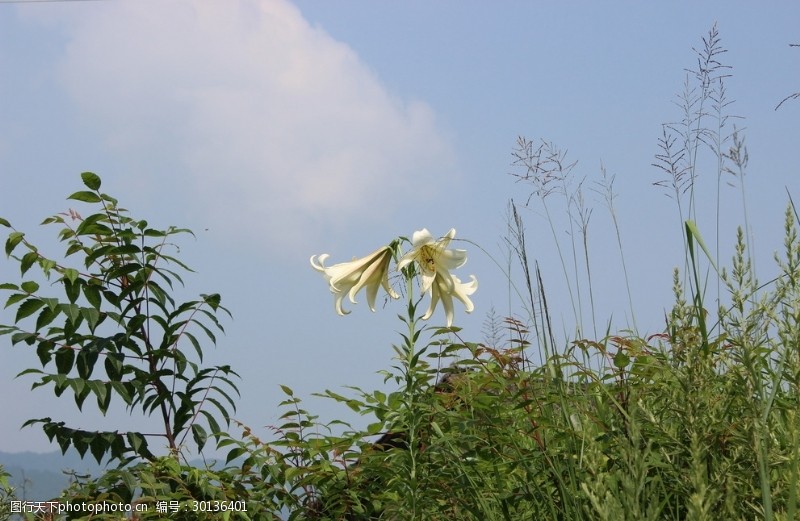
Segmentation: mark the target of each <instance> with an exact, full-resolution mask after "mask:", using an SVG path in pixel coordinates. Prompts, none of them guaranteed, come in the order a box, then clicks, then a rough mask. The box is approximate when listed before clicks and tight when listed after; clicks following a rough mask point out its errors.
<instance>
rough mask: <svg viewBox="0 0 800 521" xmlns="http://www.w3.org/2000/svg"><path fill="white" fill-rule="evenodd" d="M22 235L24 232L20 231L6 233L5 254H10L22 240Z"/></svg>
mask: <svg viewBox="0 0 800 521" xmlns="http://www.w3.org/2000/svg"><path fill="white" fill-rule="evenodd" d="M23 237H25V234H24V233H22V232H13V233H9V234H8V239H6V255H11V252H13V251H14V248H16V247H17V244H19V243H20V242H21V241H22V238H23Z"/></svg>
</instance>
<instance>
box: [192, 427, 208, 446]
mask: <svg viewBox="0 0 800 521" xmlns="http://www.w3.org/2000/svg"><path fill="white" fill-rule="evenodd" d="M192 437H193V438H194V442H195V443H197V450H198V451H201V450H203V447H204V446H205V444H206V440H208V433H206V430H205V429H204V428H203V426H202V425H200V424H198V423H195V424H193V425H192Z"/></svg>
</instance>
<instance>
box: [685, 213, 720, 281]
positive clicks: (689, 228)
mask: <svg viewBox="0 0 800 521" xmlns="http://www.w3.org/2000/svg"><path fill="white" fill-rule="evenodd" d="M686 235H687V237H690V239H689V243H690V244H691V237H694V240H696V241H697V244H699V245H700V248H702V249H703V253H705V254H706V257H707V258H708V262H709V263H711V267H712V268H714V271H716V272H717V273H719V269H717V264H716V263H715V262H714V257H712V256H711V251H709V249H708V246H706V243H705V241H703V237H702V236H701V235H700V229H699V228H698V227H697V224H696V223H695V222H694V221H692V220H688V221H686Z"/></svg>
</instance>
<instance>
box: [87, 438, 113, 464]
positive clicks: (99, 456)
mask: <svg viewBox="0 0 800 521" xmlns="http://www.w3.org/2000/svg"><path fill="white" fill-rule="evenodd" d="M108 448H109V444H108V443H107V442H106V441H105V440H104V439H103V437H102V436H95V437H94V438H93V439H92V441H91V443H89V450H90V451H91V452H92V456H94V459H95V460H97V463H98V465H99V464H100V463H101V462H102V460H103V456H105V454H106V451H107V450H108Z"/></svg>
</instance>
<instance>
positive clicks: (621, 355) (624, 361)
mask: <svg viewBox="0 0 800 521" xmlns="http://www.w3.org/2000/svg"><path fill="white" fill-rule="evenodd" d="M630 362H631V358H630V357H629V356H628V355H626V354H625V352H624V351H618V352H617V354H616V355H614V365H615V366H616V367H617V368H618V369H625V368H626V367H627V366H628V364H629V363H630Z"/></svg>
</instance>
